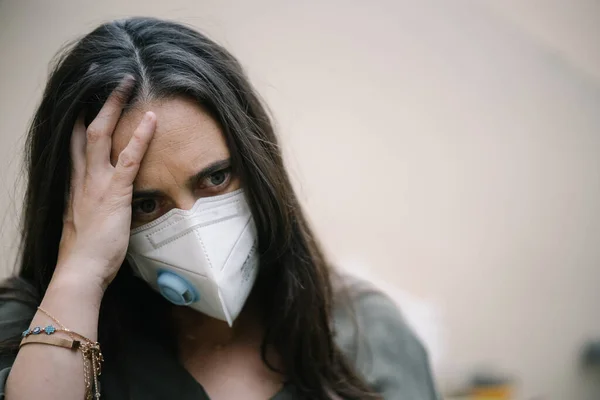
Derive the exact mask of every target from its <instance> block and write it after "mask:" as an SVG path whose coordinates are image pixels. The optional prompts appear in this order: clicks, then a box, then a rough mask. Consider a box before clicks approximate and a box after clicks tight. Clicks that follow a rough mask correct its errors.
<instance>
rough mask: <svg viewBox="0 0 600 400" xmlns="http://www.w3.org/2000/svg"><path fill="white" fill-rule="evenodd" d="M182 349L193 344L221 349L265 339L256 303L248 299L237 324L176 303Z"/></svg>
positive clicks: (177, 330) (174, 316)
mask: <svg viewBox="0 0 600 400" xmlns="http://www.w3.org/2000/svg"><path fill="white" fill-rule="evenodd" d="M172 316H173V320H174V323H175V327H176V332H177V341H178V342H179V346H180V348H181V349H185V348H189V347H190V346H192V347H194V348H196V349H199V348H203V349H205V350H210V349H218V348H221V347H224V346H229V345H232V344H234V343H238V342H240V341H243V342H259V343H260V341H262V338H263V335H264V329H263V327H262V323H261V315H260V313H259V310H258V307H256V303H255V302H254V301H252V299H248V302H247V304H246V305H245V306H244V309H243V310H242V312H241V313H240V315H239V316H238V318H237V319H236V320H235V321H234V323H233V326H231V327H230V326H229V325H228V324H227V322H225V321H221V320H218V319H215V318H212V317H209V316H208V315H205V314H202V313H200V312H198V311H195V310H193V309H192V308H189V307H175V308H173V311H172Z"/></svg>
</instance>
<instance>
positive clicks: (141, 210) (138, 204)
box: [131, 199, 161, 223]
mask: <svg viewBox="0 0 600 400" xmlns="http://www.w3.org/2000/svg"><path fill="white" fill-rule="evenodd" d="M131 213H132V220H133V221H137V222H142V223H144V222H149V221H152V220H154V219H156V218H158V217H159V216H160V214H161V204H160V202H159V201H158V200H156V199H140V200H134V202H133V204H132V205H131Z"/></svg>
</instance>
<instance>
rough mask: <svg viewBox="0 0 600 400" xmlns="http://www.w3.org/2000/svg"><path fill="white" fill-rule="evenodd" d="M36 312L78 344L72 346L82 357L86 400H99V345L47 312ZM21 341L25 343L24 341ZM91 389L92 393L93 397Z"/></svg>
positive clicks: (100, 355)
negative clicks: (49, 320) (42, 314)
mask: <svg viewBox="0 0 600 400" xmlns="http://www.w3.org/2000/svg"><path fill="white" fill-rule="evenodd" d="M38 310H40V311H41V312H42V313H44V314H45V315H46V316H48V318H50V319H51V320H52V321H54V323H56V325H58V327H59V328H60V329H59V330H57V331H59V332H64V333H66V334H67V335H69V336H70V337H71V339H73V343H77V342H78V346H77V345H74V346H75V347H78V348H79V350H81V355H82V357H83V379H84V383H85V393H86V399H88V400H89V399H92V398H93V397H95V398H96V399H99V398H100V385H99V384H98V377H99V376H100V374H101V372H102V363H103V362H104V357H103V356H102V352H101V351H100V343H98V342H96V341H93V340H91V339H88V338H87V337H85V336H83V335H81V334H79V333H77V332H73V331H72V330H70V329H68V328H67V327H65V326H64V325H63V324H62V323H61V322H60V321H59V320H58V319H57V318H56V317H54V316H53V315H52V314H50V313H49V312H48V311H46V310H44V309H43V308H42V307H38ZM23 340H24V341H25V339H23ZM38 342H40V341H38ZM48 344H50V343H48ZM62 347H66V346H62ZM72 348H73V347H72ZM92 389H93V392H94V395H93V396H92Z"/></svg>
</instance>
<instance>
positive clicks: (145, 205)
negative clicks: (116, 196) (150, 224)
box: [138, 199, 158, 214]
mask: <svg viewBox="0 0 600 400" xmlns="http://www.w3.org/2000/svg"><path fill="white" fill-rule="evenodd" d="M138 207H139V210H140V211H141V212H143V213H145V214H149V213H151V212H153V211H155V210H156V209H157V208H158V207H157V204H156V200H151V199H145V200H142V201H140V203H139V204H138Z"/></svg>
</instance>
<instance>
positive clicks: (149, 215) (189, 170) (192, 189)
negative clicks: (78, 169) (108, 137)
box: [111, 97, 240, 228]
mask: <svg viewBox="0 0 600 400" xmlns="http://www.w3.org/2000/svg"><path fill="white" fill-rule="evenodd" d="M146 111H152V112H154V113H155V114H156V117H157V123H156V131H155V133H154V137H153V139H152V141H151V142H150V147H149V148H148V151H147V152H146V155H145V156H144V159H143V161H142V164H141V166H140V170H139V173H138V176H137V178H136V179H135V182H134V185H133V201H132V228H135V227H138V226H141V225H143V224H146V223H148V222H150V221H152V220H154V219H156V218H158V217H160V216H161V215H163V214H164V213H166V212H167V211H169V210H171V209H173V208H180V209H184V210H188V209H190V208H192V206H193V205H194V203H195V202H196V200H198V199H199V198H201V197H209V196H215V195H219V194H224V193H227V192H231V191H233V190H236V189H238V188H239V187H240V182H239V179H238V178H237V177H236V176H234V175H233V174H232V169H231V165H230V156H229V149H228V148H227V144H226V143H225V138H224V137H223V133H222V132H221V129H220V127H219V126H218V124H217V123H216V121H215V120H213V118H212V117H211V116H209V115H208V114H207V113H206V112H205V111H204V110H203V109H202V108H201V107H200V106H198V105H197V104H196V103H194V102H193V101H192V100H189V99H187V98H184V97H177V98H173V99H168V100H156V101H151V102H148V103H144V104H142V105H139V106H137V107H135V108H133V109H132V110H130V111H129V112H127V113H126V114H124V115H123V117H122V118H121V120H120V121H119V123H118V125H117V127H116V129H115V132H114V134H113V142H112V150H111V162H112V164H113V165H114V164H115V162H116V160H117V158H118V156H119V153H120V152H121V151H122V150H123V149H124V148H125V146H126V145H127V143H128V141H129V139H130V138H131V135H132V133H133V131H134V130H135V128H136V127H137V125H138V124H139V122H140V120H141V119H142V116H143V114H144V112H146Z"/></svg>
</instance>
